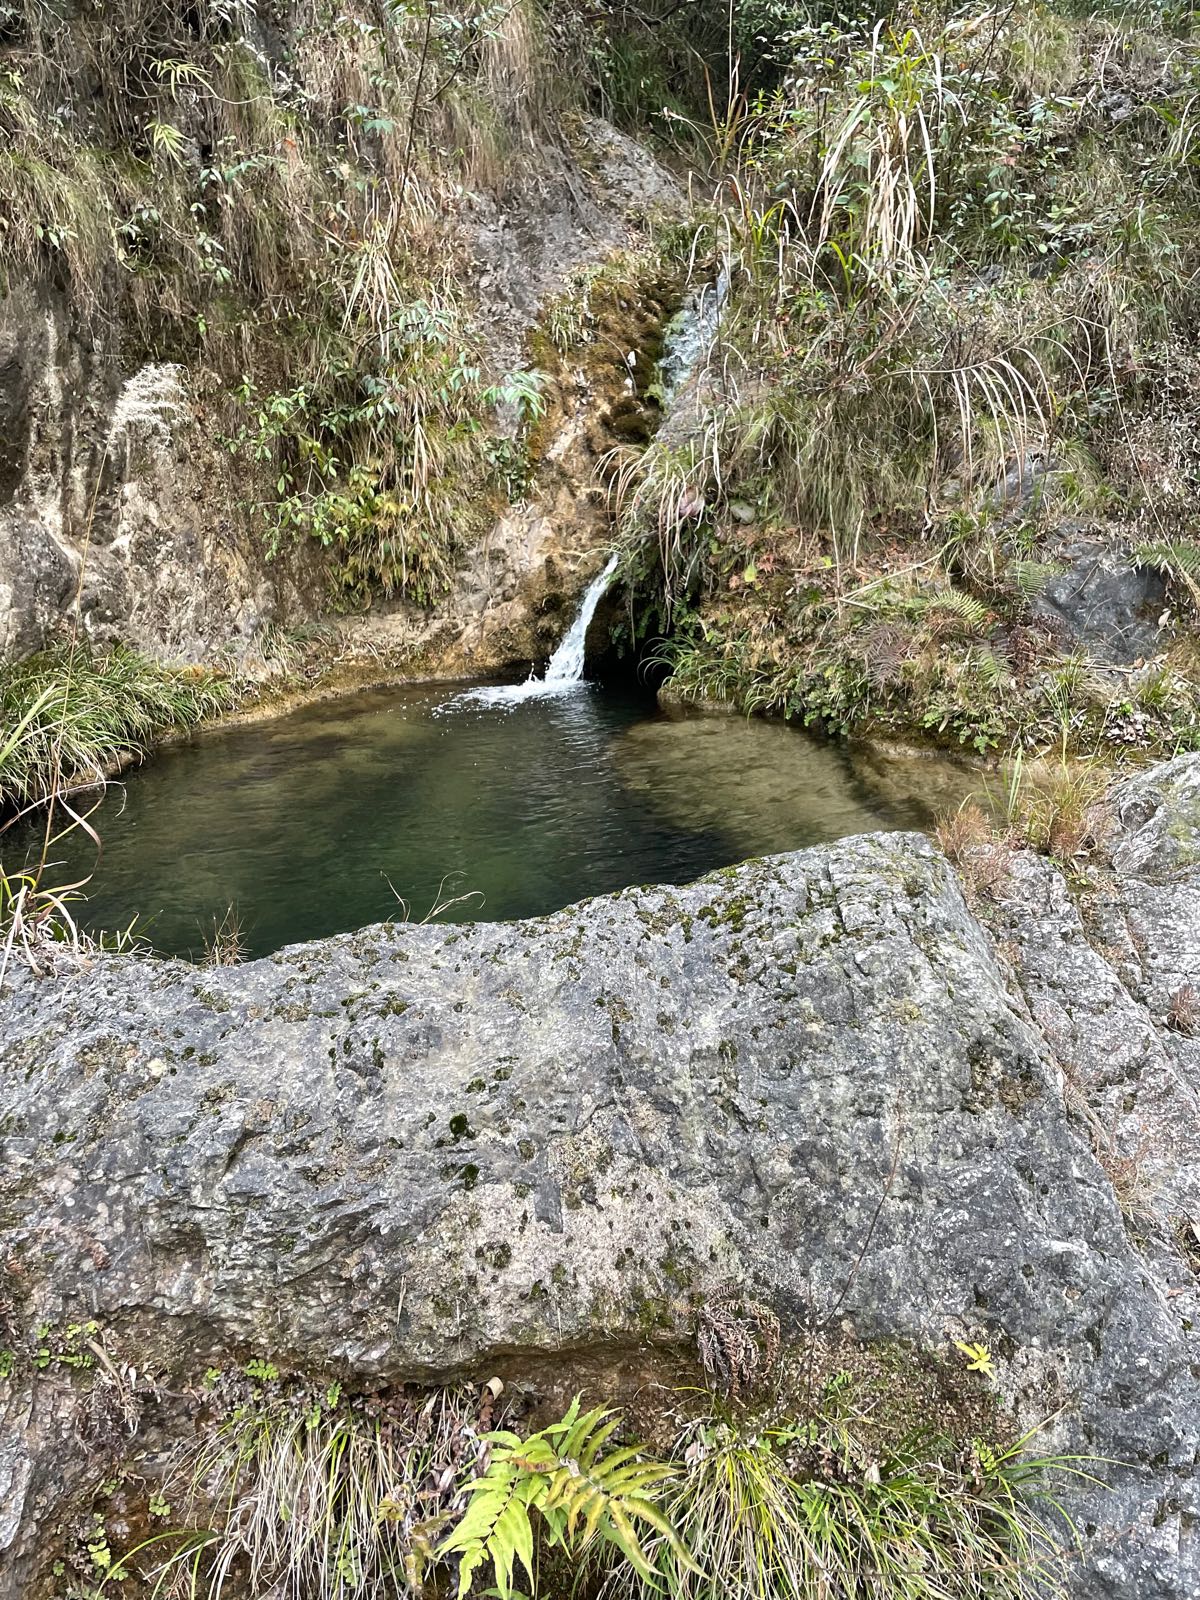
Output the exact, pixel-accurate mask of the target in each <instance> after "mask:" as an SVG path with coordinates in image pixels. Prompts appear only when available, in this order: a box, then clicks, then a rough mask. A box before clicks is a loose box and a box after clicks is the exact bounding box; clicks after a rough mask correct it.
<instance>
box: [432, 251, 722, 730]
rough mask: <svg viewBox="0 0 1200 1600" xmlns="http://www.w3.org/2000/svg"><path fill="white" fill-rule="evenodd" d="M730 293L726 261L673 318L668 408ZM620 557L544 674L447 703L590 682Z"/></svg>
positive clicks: (531, 695)
mask: <svg viewBox="0 0 1200 1600" xmlns="http://www.w3.org/2000/svg"><path fill="white" fill-rule="evenodd" d="M728 294H729V272H728V269H727V268H726V267H722V268H721V271H720V273H719V274H718V276H717V281H716V282H715V283H710V284H704V285H702V286H701V287H700V288H698V289H693V290H692V291H691V293H690V294H688V296H687V297H686V299H685V300H684V303H683V305H682V306H681V307H680V310H679V312H678V314H677V315H676V316H675V317H674V318H672V320H671V323H670V325H669V326H668V328H667V330H666V339H665V346H664V350H663V355H662V360H661V362H660V363H659V377H660V384H661V392H662V400H663V406H664V409H666V410H669V409H670V406H671V403H672V402H673V401H674V400H675V399H676V397H677V396H678V395H679V394H680V392H681V390H682V389H683V388H684V386H685V385H686V384H687V382H688V380H689V379H690V378H691V376H692V374H693V373H694V372H695V371H696V368H697V367H698V366H699V364H700V362H701V360H702V359H703V358H705V357H706V356H707V354H708V350H709V347H710V346H711V344H712V341H713V339H714V338H715V337H716V333H717V328H718V326H719V324H720V321H721V315H722V313H723V311H724V309H725V301H726V299H727V298H728ZM617 560H618V557H617V556H616V555H615V554H613V555H611V556H610V557H609V558H608V562H607V564H606V565H605V568H604V571H603V572H601V573H599V574H597V576H596V577H595V578H593V579H592V581H591V583H590V584H589V585H588V588H587V593H586V594H585V595H584V597H583V599H582V601H581V602H580V606H579V611H578V612H577V614H576V616H575V620H574V622H572V624H571V626H570V627H569V628H568V629H567V632H566V634H565V635H564V637H563V640H562V643H561V644H560V645H559V647H558V649H557V650H556V651H555V652H554V654H553V655H552V656H551V657H550V660H549V662H548V663H547V666H546V671H545V673H544V674H543V675H542V677H540V678H539V677H538V676H537V674H536V673H534V672H531V673H530V674H529V677H528V678H526V680H525V682H524V683H514V684H495V685H491V686H489V687H488V688H485V689H468V690H466V691H465V692H464V693H463V694H459V695H455V697H454V699H453V700H451V701H449V702H448V704H447V705H446V707H445V708H444V709H446V710H449V709H450V707H452V706H458V705H464V704H474V705H499V706H513V705H519V704H520V702H521V701H523V700H537V699H539V698H540V697H542V696H543V695H552V694H566V693H568V692H569V691H570V690H572V689H578V688H579V687H580V686H581V685H582V684H583V682H584V676H583V666H584V648H585V646H586V643H587V631H588V628H589V627H590V626H591V622H592V618H593V617H594V616H595V614H596V607H597V606H598V605H599V604H600V601H601V600H602V599H603V597H604V593H605V591H606V590H607V588H608V585H609V583H610V582H611V580H612V575H613V573H614V572H615V571H616V570H617Z"/></svg>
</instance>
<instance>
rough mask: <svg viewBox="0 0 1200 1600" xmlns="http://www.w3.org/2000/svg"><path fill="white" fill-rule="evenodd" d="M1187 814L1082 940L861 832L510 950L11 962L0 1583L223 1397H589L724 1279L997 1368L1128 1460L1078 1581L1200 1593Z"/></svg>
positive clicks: (1178, 790)
mask: <svg viewBox="0 0 1200 1600" xmlns="http://www.w3.org/2000/svg"><path fill="white" fill-rule="evenodd" d="M1198 789H1200V768H1198V767H1197V765H1196V764H1195V763H1194V762H1179V763H1175V764H1173V765H1172V766H1170V767H1167V768H1165V769H1161V770H1159V771H1158V772H1156V773H1154V774H1152V775H1150V776H1149V777H1147V778H1144V779H1141V780H1139V781H1138V782H1137V783H1135V784H1133V785H1131V786H1130V787H1129V788H1128V789H1127V790H1126V791H1125V792H1124V794H1123V796H1122V797H1121V799H1120V802H1119V808H1118V809H1119V816H1120V827H1119V830H1118V832H1117V834H1116V836H1115V839H1114V841H1113V848H1112V863H1111V867H1108V868H1105V870H1104V872H1103V873H1102V874H1098V875H1097V877H1096V879H1095V882H1094V883H1093V885H1092V889H1091V891H1090V894H1089V896H1088V897H1087V898H1086V900H1085V902H1084V904H1083V909H1081V908H1080V902H1079V901H1078V900H1077V899H1076V898H1075V897H1073V896H1072V894H1070V893H1068V890H1067V888H1066V886H1065V885H1064V883H1063V880H1062V879H1061V878H1060V877H1059V876H1058V875H1057V874H1056V873H1055V872H1054V871H1053V870H1052V869H1051V868H1049V867H1048V866H1045V865H1044V864H1041V863H1035V862H1032V861H1027V860H1025V859H1024V858H1021V857H1017V858H1014V860H1013V862H1012V864H1011V870H1010V871H1009V872H1008V873H1007V874H1006V876H1005V877H1004V879H1003V881H1002V882H1000V883H998V885H997V886H996V887H995V888H994V891H993V895H992V899H991V901H990V902H989V907H988V917H989V920H991V921H992V922H993V924H994V927H995V932H994V933H993V932H989V931H988V930H987V929H985V927H984V926H983V925H982V924H981V923H980V922H979V921H978V920H976V917H975V916H974V915H972V913H971V911H970V910H969V909H968V906H967V904H966V902H965V900H964V897H963V893H962V891H961V887H960V884H959V882H958V880H957V879H956V877H955V875H954V873H953V871H952V870H951V869H950V868H949V867H948V865H947V863H946V862H945V860H944V859H943V858H942V857H941V856H940V855H939V854H938V852H937V851H936V850H935V849H934V848H933V847H932V846H931V845H930V844H929V843H928V842H926V841H925V840H924V839H922V838H920V837H917V836H891V837H863V838H858V839H852V840H847V841H843V842H841V843H839V844H837V845H834V846H830V847H827V848H822V849H818V850H812V851H806V852H802V853H799V854H796V855H792V856H783V857H777V858H773V859H770V860H766V861H762V862H752V863H748V864H747V865H745V866H743V867H740V868H737V869H732V870H730V871H728V872H725V873H722V874H718V875H717V876H715V877H713V878H711V879H708V880H706V881H704V882H701V883H699V884H696V885H694V886H691V887H689V888H685V889H678V890H673V889H652V890H630V891H626V892H625V893H622V894H619V895H615V896H612V897H609V898H605V899H601V900H596V901H592V902H588V903H585V904H583V905H580V906H576V907H573V908H571V909H569V910H567V911H564V912H562V913H560V914H558V915H556V916H553V917H549V918H545V919H542V920H540V921H537V922H532V923H527V924H515V925H475V926H464V927H458V928H453V929H441V928H436V927H376V928H369V929H364V930H363V931H362V932H360V933H358V934H354V935H347V936H344V937H340V938H337V939H332V940H329V941H327V942H324V943H321V944H319V945H313V946H305V947H297V948H294V949H291V950H288V951H284V952H282V953H280V954H279V955H277V956H275V957H272V958H270V959H268V960H264V961H259V962H255V963H253V964H250V965H248V966H244V967H241V968H233V969H227V970H206V971H200V970H197V969H194V968H190V967H187V966H185V965H182V964H179V963H168V962H146V961H142V960H137V959H120V958H100V959H97V960H96V961H95V962H93V963H92V964H90V965H89V966H88V967H87V969H86V970H82V971H78V972H75V973H72V974H69V975H64V976H63V977H61V978H59V979H57V980H54V981H41V982H34V981H33V980H31V979H29V978H28V977H25V976H21V975H16V974H13V975H10V978H9V983H10V989H9V992H8V994H7V995H6V997H5V999H4V1001H3V1002H2V1005H3V1010H2V1013H0V1048H2V1052H3V1081H4V1089H5V1116H4V1121H3V1125H2V1126H3V1135H4V1142H3V1162H2V1163H0V1217H2V1218H3V1227H4V1237H3V1250H4V1266H5V1278H4V1284H5V1311H4V1315H5V1319H6V1322H7V1324H8V1329H9V1335H8V1337H9V1343H10V1346H11V1349H12V1352H13V1354H12V1355H11V1356H10V1357H9V1358H8V1361H7V1365H6V1370H7V1372H8V1376H7V1378H6V1380H5V1382H4V1384H3V1387H2V1389H0V1393H2V1394H3V1408H4V1417H5V1427H4V1431H3V1442H2V1443H0V1481H3V1483H4V1485H5V1494H4V1512H3V1516H2V1518H0V1546H2V1549H3V1557H2V1563H3V1572H4V1577H3V1579H2V1580H0V1590H2V1592H3V1593H4V1594H5V1595H13V1596H16V1595H18V1594H24V1595H29V1596H33V1595H35V1594H40V1593H41V1592H43V1590H42V1585H43V1584H44V1581H45V1574H46V1571H47V1564H48V1562H49V1561H50V1560H51V1558H52V1555H53V1552H54V1549H55V1545H56V1540H58V1539H59V1537H60V1535H61V1530H62V1527H63V1524H64V1520H65V1519H67V1517H68V1515H69V1511H70V1508H72V1507H75V1506H77V1505H78V1504H79V1503H80V1499H81V1497H85V1501H86V1494H87V1493H88V1491H89V1485H90V1484H91V1483H92V1482H93V1481H94V1480H95V1479H97V1478H100V1477H108V1476H110V1474H111V1472H112V1471H113V1458H112V1453H113V1452H114V1451H115V1453H116V1457H117V1459H118V1460H119V1459H121V1458H122V1457H124V1458H126V1459H131V1458H132V1457H133V1456H134V1455H137V1456H138V1458H139V1460H140V1461H141V1466H140V1468H139V1470H140V1471H141V1472H143V1473H149V1474H150V1475H151V1478H153V1476H154V1474H155V1473H156V1472H160V1471H161V1463H162V1461H163V1460H164V1459H165V1458H166V1456H167V1455H168V1454H169V1452H170V1449H171V1448H172V1445H173V1443H174V1444H177V1443H178V1440H179V1437H180V1435H181V1434H188V1433H190V1431H191V1430H192V1428H193V1426H194V1424H193V1423H192V1422H190V1421H189V1420H187V1419H188V1418H189V1417H190V1416H191V1415H192V1413H193V1411H194V1403H190V1402H188V1401H187V1399H186V1396H187V1394H188V1393H189V1392H190V1391H189V1385H190V1384H193V1383H194V1382H195V1381H196V1377H197V1374H199V1373H201V1372H202V1371H203V1370H204V1368H205V1367H206V1366H209V1365H212V1366H213V1367H215V1368H219V1367H220V1366H221V1365H222V1364H223V1363H225V1362H228V1361H231V1360H234V1361H245V1360H246V1359H248V1358H249V1357H251V1356H255V1357H258V1358H260V1359H263V1360H266V1359H269V1360H270V1361H271V1362H272V1363H275V1364H277V1365H278V1366H279V1367H280V1368H281V1369H284V1370H300V1371H304V1372H306V1373H309V1374H317V1375H336V1376H338V1377H339V1378H341V1379H342V1380H343V1381H345V1382H347V1383H351V1384H359V1385H366V1386H376V1385H380V1384H382V1385H385V1386H386V1385H390V1384H394V1383H397V1382H399V1381H401V1380H405V1379H421V1380H440V1379H445V1378H450V1377H454V1376H457V1375H463V1374H466V1375H471V1376H473V1377H475V1378H476V1379H478V1380H481V1381H482V1380H483V1379H485V1378H486V1377H488V1376H489V1375H490V1374H491V1373H492V1372H493V1371H503V1372H505V1373H507V1374H511V1373H514V1372H516V1373H519V1374H524V1376H525V1378H526V1379H528V1378H529V1375H530V1374H540V1375H541V1378H542V1380H543V1381H545V1379H546V1375H547V1374H548V1373H550V1372H552V1371H559V1370H561V1369H564V1368H565V1369H566V1370H567V1371H568V1372H569V1373H571V1374H572V1375H573V1376H574V1377H578V1375H579V1374H580V1373H583V1374H584V1375H585V1378H586V1381H589V1382H591V1383H592V1384H593V1385H594V1384H596V1383H597V1382H600V1383H603V1382H604V1381H611V1379H612V1374H613V1372H614V1371H616V1370H617V1369H618V1368H619V1367H620V1366H621V1365H622V1363H624V1364H625V1365H626V1366H628V1365H629V1364H631V1363H632V1364H634V1365H636V1364H637V1362H639V1361H642V1362H645V1361H648V1360H650V1359H651V1358H652V1357H653V1355H654V1353H655V1352H658V1353H659V1354H662V1353H663V1352H671V1351H686V1350H687V1349H688V1348H689V1347H690V1345H691V1341H692V1339H693V1337H694V1331H695V1319H696V1315H697V1312H698V1310H699V1309H700V1308H701V1307H702V1306H703V1305H704V1304H705V1302H706V1301H709V1300H711V1299H712V1298H713V1297H714V1296H716V1295H718V1294H720V1293H722V1292H727V1290H728V1285H729V1284H730V1283H733V1284H735V1285H738V1286H742V1287H743V1288H744V1289H745V1291H746V1292H747V1293H752V1294H754V1295H755V1296H756V1297H757V1298H758V1299H759V1300H762V1301H766V1302H768V1303H769V1304H770V1306H771V1307H772V1308H773V1309H774V1310H775V1312H776V1313H777V1314H778V1316H779V1317H780V1320H781V1323H782V1327H783V1333H784V1338H785V1340H787V1341H792V1342H795V1341H798V1340H800V1339H802V1337H804V1336H805V1331H806V1330H811V1329H813V1328H814V1327H820V1328H823V1329H824V1330H825V1331H826V1332H830V1333H836V1335H837V1337H839V1338H844V1339H853V1340H855V1341H860V1342H863V1343H865V1344H866V1345H868V1346H873V1345H877V1344H880V1343H883V1342H888V1343H890V1344H894V1342H895V1341H900V1342H901V1345H902V1347H904V1348H908V1349H911V1350H913V1351H918V1350H921V1349H933V1350H937V1349H948V1348H950V1347H951V1343H952V1341H953V1340H956V1339H959V1340H963V1341H971V1340H975V1341H980V1340H982V1341H983V1342H985V1343H986V1344H987V1346H988V1347H989V1349H990V1350H991V1351H992V1352H993V1355H994V1359H995V1363H996V1368H997V1373H998V1381H999V1386H1000V1391H1001V1393H1002V1395H1003V1397H1004V1399H1005V1401H1006V1403H1008V1404H1009V1405H1011V1407H1012V1408H1013V1409H1014V1411H1015V1414H1016V1416H1017V1417H1018V1418H1019V1419H1020V1421H1022V1422H1024V1423H1027V1424H1030V1425H1031V1424H1033V1423H1035V1422H1038V1421H1043V1420H1045V1419H1047V1418H1050V1419H1051V1421H1050V1423H1049V1441H1050V1443H1051V1444H1052V1445H1056V1446H1060V1447H1066V1448H1070V1449H1077V1450H1082V1451H1085V1452H1088V1453H1092V1454H1097V1455H1100V1456H1103V1457H1104V1458H1106V1462H1107V1464H1106V1465H1105V1466H1104V1467H1103V1468H1102V1472H1101V1475H1102V1476H1103V1477H1104V1478H1105V1479H1106V1480H1108V1486H1107V1487H1105V1488H1103V1489H1101V1488H1093V1487H1091V1486H1089V1485H1086V1484H1085V1485H1082V1486H1080V1487H1078V1488H1076V1489H1075V1490H1073V1491H1072V1500H1073V1504H1072V1510H1073V1512H1074V1514H1075V1516H1076V1518H1077V1520H1078V1524H1079V1527H1080V1531H1081V1534H1082V1536H1083V1540H1084V1547H1085V1554H1084V1557H1083V1560H1082V1561H1081V1563H1079V1564H1078V1565H1077V1566H1076V1567H1075V1568H1074V1569H1073V1576H1072V1588H1073V1592H1074V1593H1075V1594H1077V1595H1080V1596H1084V1595H1086V1596H1100V1595H1104V1596H1118V1597H1125V1600H1135V1597H1136V1600H1149V1597H1156V1596H1161V1597H1172V1600H1183V1597H1185V1596H1189V1595H1194V1594H1195V1593H1196V1592H1197V1586H1198V1585H1200V1549H1198V1548H1197V1542H1196V1538H1195V1531H1194V1530H1195V1525H1196V1518H1197V1514H1198V1512H1200V1492H1198V1483H1197V1477H1196V1448H1197V1437H1198V1433H1200V1426H1198V1425H1200V1383H1198V1381H1197V1376H1196V1373H1197V1352H1196V1349H1195V1335H1194V1331H1193V1330H1194V1323H1195V1314H1196V1299H1197V1295H1196V1288H1197V1283H1196V1267H1197V1262H1198V1257H1197V1248H1196V1235H1195V1228H1196V1222H1197V1219H1198V1218H1200V1203H1198V1182H1200V1177H1198V1169H1197V1163H1196V1159H1195V1150H1196V1132H1197V1118H1196V1090H1195V1083H1196V1073H1195V1067H1196V1056H1197V1053H1198V1052H1200V1044H1198V1043H1197V1042H1196V1041H1195V1039H1194V1038H1193V1037H1192V1030H1193V1024H1194V1017H1193V1015H1192V1013H1191V1012H1190V1011H1189V1010H1188V1009H1187V1008H1188V1004H1189V1002H1188V997H1187V994H1185V993H1184V991H1185V990H1191V986H1192V985H1193V984H1200V944H1198V943H1197V938H1196V932H1195V930H1196V928H1197V927H1198V926H1200V818H1198V817H1197V815H1196V809H1195V796H1196V793H1197V791H1198ZM1191 992H1193V993H1194V991H1191ZM80 1323H84V1324H85V1325H90V1324H92V1323H94V1324H95V1328H94V1329H93V1331H92V1334H91V1335H90V1337H91V1338H92V1340H93V1342H94V1343H98V1344H99V1345H100V1348H101V1349H102V1350H103V1352H104V1362H105V1363H107V1364H108V1365H110V1366H111V1367H112V1368H113V1370H114V1371H118V1370H119V1371H121V1372H123V1373H125V1374H128V1372H129V1371H130V1369H133V1370H134V1375H135V1379H136V1377H137V1375H138V1374H142V1375H152V1377H153V1386H152V1391H151V1394H152V1398H151V1399H150V1400H148V1401H147V1408H146V1412H145V1416H144V1419H143V1421H142V1427H141V1432H140V1434H139V1435H138V1436H137V1437H135V1438H134V1439H132V1440H130V1439H125V1441H124V1442H123V1443H122V1442H120V1437H119V1436H120V1434H121V1430H120V1429H118V1430H116V1433H117V1436H118V1440H117V1443H116V1444H113V1442H112V1438H111V1437H110V1438H109V1439H108V1442H107V1443H104V1444H100V1445H98V1444H96V1443H95V1440H94V1437H93V1442H92V1444H91V1445H90V1446H89V1447H88V1448H84V1447H81V1446H80V1444H79V1443H78V1440H79V1439H80V1438H87V1437H89V1431H88V1427H87V1425H86V1420H85V1419H86V1414H87V1401H86V1379H87V1374H86V1373H80V1372H77V1371H73V1370H72V1366H71V1362H70V1360H68V1359H66V1358H62V1359H60V1357H62V1356H63V1352H64V1351H66V1352H67V1353H68V1355H69V1351H70V1349H71V1348H72V1346H71V1339H70V1336H69V1334H68V1335H64V1334H63V1333H62V1330H63V1329H69V1328H71V1327H78V1325H79V1324H80ZM64 1338H65V1340H66V1342H65V1343H64V1342H63V1340H64ZM56 1341H57V1342H56ZM39 1348H41V1349H44V1350H47V1351H48V1352H50V1354H48V1356H47V1359H46V1360H45V1361H44V1362H41V1363H39V1361H38V1360H37V1359H33V1360H31V1359H30V1351H31V1349H32V1350H33V1351H35V1352H36V1350H37V1349H39ZM51 1357H53V1358H51ZM605 1374H607V1379H606V1378H605V1377H604V1375H605ZM81 1379H82V1380H85V1381H84V1382H83V1384H82V1387H81ZM134 1426H136V1420H135V1423H134Z"/></svg>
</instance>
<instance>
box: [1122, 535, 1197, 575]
mask: <svg viewBox="0 0 1200 1600" xmlns="http://www.w3.org/2000/svg"><path fill="white" fill-rule="evenodd" d="M1133 559H1134V561H1135V562H1136V563H1137V565H1138V566H1139V567H1153V568H1155V570H1156V571H1158V572H1162V573H1166V574H1167V576H1169V577H1183V578H1200V544H1197V543H1196V541H1195V540H1193V539H1168V540H1159V541H1153V542H1151V543H1148V544H1139V545H1138V546H1137V547H1136V548H1135V550H1134V552H1133Z"/></svg>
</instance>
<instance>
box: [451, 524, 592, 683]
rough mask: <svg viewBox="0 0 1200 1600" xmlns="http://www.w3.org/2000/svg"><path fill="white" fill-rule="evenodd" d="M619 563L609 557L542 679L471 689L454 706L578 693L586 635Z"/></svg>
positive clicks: (590, 585)
mask: <svg viewBox="0 0 1200 1600" xmlns="http://www.w3.org/2000/svg"><path fill="white" fill-rule="evenodd" d="M617 559H618V558H617V556H616V555H611V556H609V558H608V562H607V564H606V566H605V568H604V571H603V572H601V573H598V574H597V575H596V577H594V578H593V579H592V581H591V583H590V584H589V585H588V588H587V593H586V594H585V595H584V597H583V599H582V601H581V602H580V605H579V610H578V612H577V613H576V616H575V620H574V622H572V624H571V626H570V627H569V628H568V629H567V632H566V635H565V637H564V638H563V641H562V643H561V644H560V645H559V647H558V649H557V650H556V651H555V652H554V654H553V655H552V656H551V657H550V661H549V663H548V665H547V667H546V671H545V675H544V676H543V677H540V678H539V677H538V676H537V675H536V674H535V673H532V672H531V673H530V675H529V677H528V678H526V680H525V682H524V683H511V684H510V683H501V684H495V685H492V686H491V687H489V688H486V689H468V690H467V692H466V693H465V694H460V695H456V696H455V700H454V701H452V702H451V703H452V704H454V703H458V704H461V703H462V702H463V701H473V702H474V703H475V704H476V705H488V706H514V705H518V704H519V703H520V702H521V701H522V700H536V699H538V698H539V697H540V696H542V695H548V694H568V693H570V691H571V690H572V689H578V688H579V687H580V686H581V685H582V683H583V681H584V680H583V661H584V649H585V646H586V644H587V632H588V629H589V628H590V627H591V624H592V618H593V617H594V616H595V615H596V607H597V606H598V605H599V604H600V601H601V600H602V599H603V598H604V592H605V590H606V589H607V588H608V585H609V583H610V582H611V580H612V575H613V573H614V572H615V571H616V570H617Z"/></svg>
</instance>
